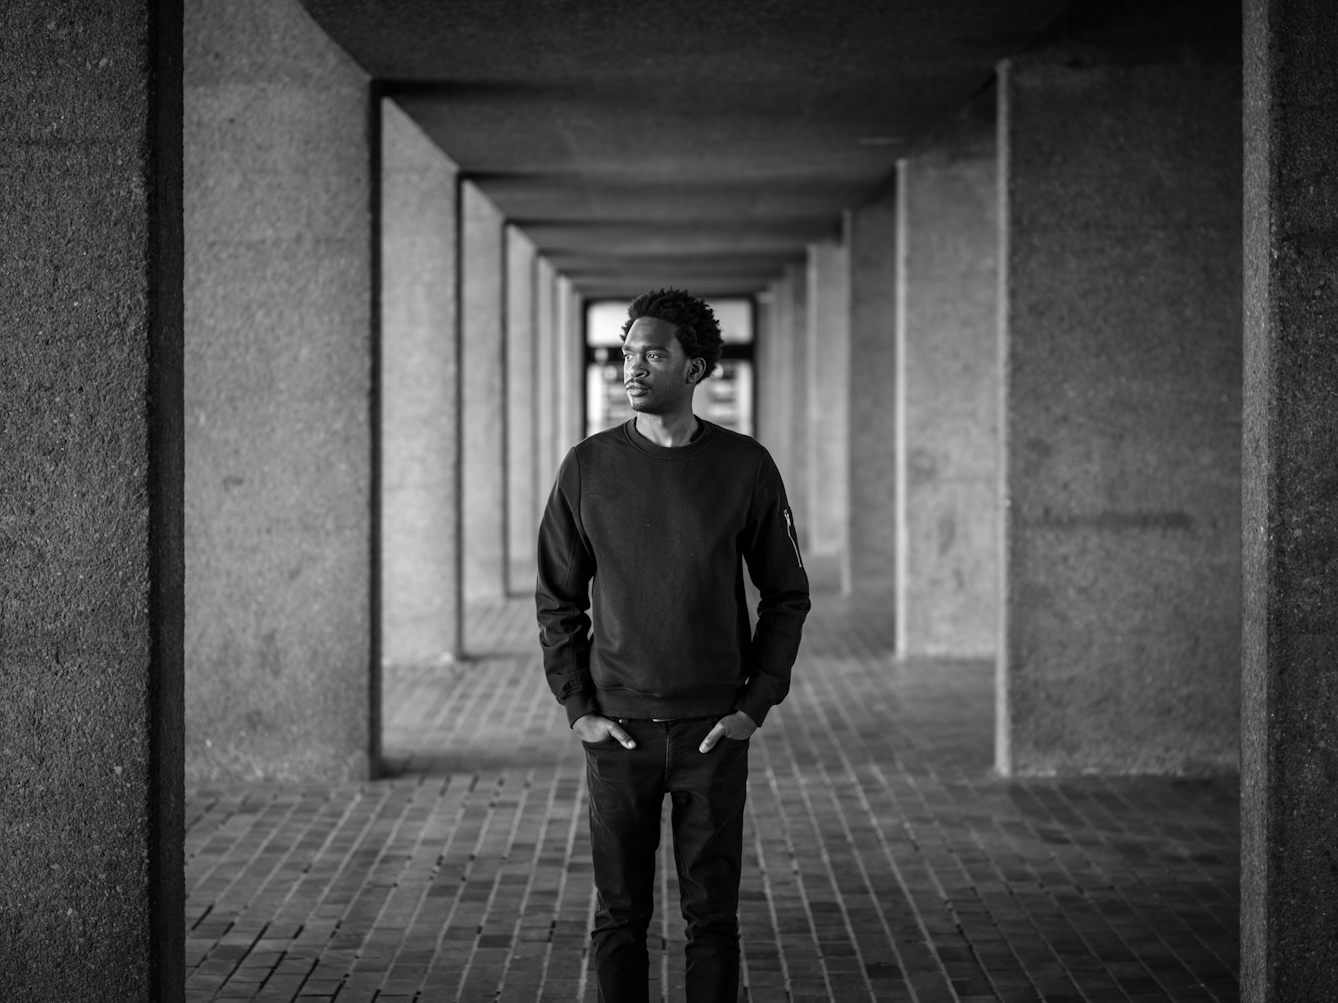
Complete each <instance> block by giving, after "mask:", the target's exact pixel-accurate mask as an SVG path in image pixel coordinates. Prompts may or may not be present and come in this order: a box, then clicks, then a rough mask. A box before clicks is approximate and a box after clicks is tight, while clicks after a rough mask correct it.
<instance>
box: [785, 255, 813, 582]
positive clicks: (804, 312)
mask: <svg viewBox="0 0 1338 1003" xmlns="http://www.w3.org/2000/svg"><path fill="white" fill-rule="evenodd" d="M784 283H785V285H786V286H788V287H789V290H790V297H789V309H788V311H787V314H788V318H787V321H786V326H785V328H784V332H785V333H784V335H783V338H784V340H785V341H786V342H788V344H789V349H788V351H786V352H785V356H786V357H785V358H784V359H783V360H782V365H783V367H784V369H785V373H786V375H787V376H788V382H789V389H788V391H787V393H786V403H785V408H786V411H787V413H788V414H789V419H790V429H789V434H788V436H787V438H788V440H789V441H788V444H787V448H786V449H785V451H784V453H785V455H786V457H787V459H788V461H789V467H788V469H787V468H784V467H782V468H780V471H781V476H782V477H783V478H784V482H785V495H786V497H787V498H788V500H789V502H790V511H791V512H793V513H794V525H795V529H796V530H797V531H798V534H799V546H800V548H801V549H802V550H803V551H804V553H805V554H806V555H807V554H808V553H809V551H810V550H812V543H813V518H812V512H811V511H810V508H809V496H810V494H811V491H810V489H809V477H810V470H811V468H812V456H811V455H810V453H809V447H808V443H809V437H810V436H811V435H812V434H813V420H812V406H811V403H810V401H809V396H810V395H809V378H808V370H809V366H810V365H811V364H812V354H811V352H810V349H809V338H808V325H809V311H808V295H809V294H808V265H807V263H805V264H802V265H787V266H786V268H785V278H784ZM782 379H783V380H784V379H785V377H782ZM811 579H812V575H811V570H810V581H811Z"/></svg>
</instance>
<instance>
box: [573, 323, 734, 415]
mask: <svg viewBox="0 0 1338 1003" xmlns="http://www.w3.org/2000/svg"><path fill="white" fill-rule="evenodd" d="M706 302H707V303H709V304H710V305H711V309H712V310H714V311H715V316H716V319H717V320H718V321H719V322H720V335H721V338H722V340H723V341H724V345H723V346H722V349H721V352H720V362H719V363H718V364H717V365H716V369H715V372H714V373H712V374H711V375H710V376H708V377H707V378H706V379H705V380H703V381H702V383H701V386H699V387H698V388H697V392H696V393H694V394H693V395H692V410H693V411H694V412H695V413H696V414H697V415H698V416H699V417H702V418H705V419H706V420H707V421H713V422H715V423H716V424H717V425H723V426H724V427H725V428H729V429H733V430H734V431H736V432H742V433H743V434H744V435H752V434H753V301H752V299H750V298H747V297H729V298H721V299H708V300H707V301H706ZM629 304H630V301H628V300H598V301H595V302H592V303H588V304H587V305H586V308H585V434H586V435H590V434H592V433H594V432H601V431H603V430H604V429H606V428H612V427H613V426H614V425H618V424H621V423H622V422H624V421H626V420H627V419H628V418H630V417H632V415H633V413H634V412H633V411H632V406H631V404H629V403H628V401H627V394H626V393H625V392H624V390H623V367H622V357H621V354H620V353H619V352H618V351H617V348H618V347H619V346H621V345H622V333H623V324H624V323H625V322H626V321H627V307H628V306H629Z"/></svg>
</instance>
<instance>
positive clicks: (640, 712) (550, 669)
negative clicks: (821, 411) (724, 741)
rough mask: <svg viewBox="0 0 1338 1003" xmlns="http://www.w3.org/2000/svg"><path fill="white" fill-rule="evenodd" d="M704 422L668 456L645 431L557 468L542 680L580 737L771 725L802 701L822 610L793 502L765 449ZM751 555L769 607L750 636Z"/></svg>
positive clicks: (544, 571)
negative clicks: (610, 725) (643, 725)
mask: <svg viewBox="0 0 1338 1003" xmlns="http://www.w3.org/2000/svg"><path fill="white" fill-rule="evenodd" d="M701 424H702V428H701V430H700V433H699V434H698V435H697V436H696V438H694V439H693V440H692V441H691V442H689V443H688V444H687V445H684V446H677V447H667V446H658V445H656V444H655V443H653V442H650V441H649V440H648V439H646V438H644V437H643V436H642V435H641V434H640V433H638V432H637V431H636V421H635V419H632V420H631V421H628V422H627V423H626V424H624V425H619V426H617V427H615V428H611V429H608V430H607V431H604V432H600V433H598V434H597V435H592V436H591V437H590V438H588V439H586V440H584V441H583V442H580V443H578V444H577V445H576V446H574V447H572V449H571V450H570V451H569V452H568V453H567V456H566V459H564V460H563V461H562V466H561V468H560V469H559V470H558V476H557V483H556V484H554V485H553V493H552V494H551V495H550V496H549V499H548V507H547V509H546V510H545V512H544V518H543V522H542V524H541V526H540V528H539V583H538V589H537V593H536V596H535V598H536V601H537V603H538V607H539V626H540V634H539V639H540V644H541V645H542V646H543V653H544V672H545V674H546V675H547V677H548V685H549V686H550V687H551V688H552V690H553V694H554V695H555V696H556V697H557V698H558V701H559V702H560V703H562V704H563V705H564V706H565V707H566V710H567V718H568V720H569V721H571V722H573V723H574V722H575V721H576V719H577V718H579V717H581V716H582V715H583V714H589V713H598V714H603V715H604V716H605V717H614V718H618V717H626V718H682V717H707V716H710V715H717V714H719V715H723V714H728V713H730V712H731V711H733V710H741V711H744V712H745V713H746V714H747V715H748V716H749V717H750V718H752V719H753V720H754V721H756V722H757V723H758V724H761V723H762V721H763V719H764V718H765V717H766V715H767V711H768V710H770V709H771V707H772V706H774V705H775V704H778V703H780V702H781V700H783V699H784V698H785V694H786V693H787V692H789V689H790V667H791V666H792V665H793V664H794V659H795V655H796V654H797V652H798V650H799V635H800V632H801V631H802V629H803V624H804V617H805V616H806V615H807V613H808V609H809V600H808V576H807V575H806V574H805V573H804V566H803V561H802V560H801V559H800V556H799V544H798V540H797V538H796V536H795V531H794V520H793V517H792V516H791V514H790V508H789V505H788V504H787V503H786V500H785V488H784V486H783V485H782V484H781V479H780V473H779V472H778V471H777V470H776V465H775V463H773V462H772V459H771V455H770V454H769V453H768V452H767V451H766V449H764V448H763V447H762V446H761V445H759V444H758V443H757V442H756V441H754V440H753V439H750V438H748V437H747V436H744V435H739V434H737V433H735V432H730V431H728V430H727V429H723V428H721V427H720V426H718V425H713V424H711V423H710V422H707V421H703V422H702V423H701ZM741 557H742V558H743V559H744V560H746V561H747V562H748V571H749V574H750V575H751V576H752V580H753V583H754V584H755V585H756V586H757V588H758V589H759V590H760V592H761V594H762V599H761V602H760V603H759V604H758V622H757V632H756V634H754V635H752V636H751V637H750V636H749V635H750V630H749V625H748V610H747V600H746V598H745V596H744V589H743V566H742V564H741V562H740V560H739V559H740V558H741ZM587 610H591V612H592V613H593V624H594V632H593V637H592V636H591V632H590V628H591V617H590V616H588V615H587V613H586V611H587Z"/></svg>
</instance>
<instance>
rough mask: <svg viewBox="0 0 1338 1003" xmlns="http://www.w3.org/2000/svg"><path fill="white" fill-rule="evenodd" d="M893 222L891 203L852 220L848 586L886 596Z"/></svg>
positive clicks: (892, 433)
mask: <svg viewBox="0 0 1338 1003" xmlns="http://www.w3.org/2000/svg"><path fill="white" fill-rule="evenodd" d="M896 221H897V214H896V200H895V198H894V197H891V196H887V197H884V198H880V199H879V200H877V201H875V202H871V203H869V204H868V205H864V206H861V207H860V208H858V209H856V210H855V211H854V212H853V213H851V217H850V586H851V588H852V590H854V591H856V592H862V593H866V594H869V595H881V596H888V597H890V596H891V595H892V591H893V584H894V583H895V581H896V539H897V525H896V512H895V505H894V499H895V497H896V471H897V467H896V462H895V461H896V455H897V453H896V414H897V409H896V401H895V400H894V397H893V390H894V389H895V387H896V385H897V341H896V316H897V300H896V290H897V284H896V271H897V269H896V248H897V229H896ZM888 612H889V613H890V612H891V608H890V604H889V607H888Z"/></svg>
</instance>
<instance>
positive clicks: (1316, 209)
mask: <svg viewBox="0 0 1338 1003" xmlns="http://www.w3.org/2000/svg"><path fill="white" fill-rule="evenodd" d="M1245 25H1246V29H1245V150H1246V160H1245V358H1246V366H1245V436H1244V444H1245V446H1244V453H1245V455H1244V481H1245V484H1244V498H1245V505H1244V517H1243V518H1244V525H1243V527H1242V528H1243V536H1244V541H1245V553H1244V576H1245V593H1244V594H1245V611H1244V612H1245V616H1244V619H1245V632H1244V649H1245V651H1244V660H1243V667H1242V671H1243V679H1242V695H1243V699H1244V707H1243V713H1242V733H1241V760H1242V762H1241V795H1242V803H1241V823H1242V847H1241V850H1242V861H1243V867H1244V874H1243V888H1242V897H1241V981H1242V990H1243V998H1244V999H1245V1000H1246V1001H1248V1003H1283V1001H1287V1003H1293V1001H1295V1003H1320V1001H1321V1000H1329V999H1332V998H1333V994H1334V986H1336V985H1338V941H1336V940H1335V938H1334V931H1335V930H1338V869H1336V868H1335V862H1334V832H1335V830H1336V829H1338V741H1336V740H1335V737H1334V721H1335V720H1338V674H1335V671H1334V666H1335V663H1338V560H1335V555H1338V504H1336V503H1335V491H1338V480H1335V474H1334V471H1335V467H1334V457H1335V456H1338V421H1335V401H1336V400H1338V343H1336V342H1335V338H1334V332H1335V327H1334V325H1335V318H1338V175H1335V172H1334V170H1333V150H1334V149H1335V148H1338V64H1335V62H1334V58H1333V54H1334V52H1336V51H1338V8H1335V7H1334V6H1333V5H1332V4H1326V3H1318V2H1304V0H1251V2H1249V3H1247V4H1246V19H1245Z"/></svg>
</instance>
